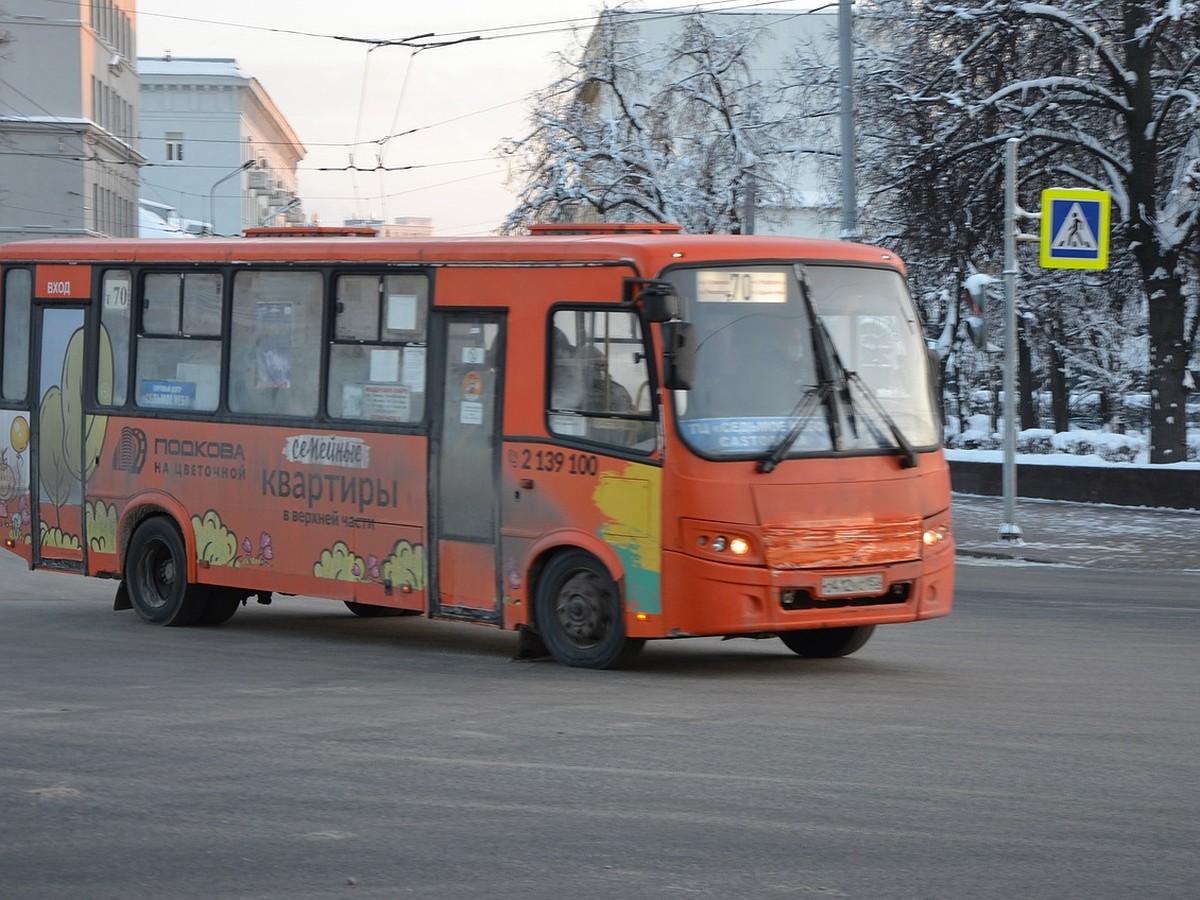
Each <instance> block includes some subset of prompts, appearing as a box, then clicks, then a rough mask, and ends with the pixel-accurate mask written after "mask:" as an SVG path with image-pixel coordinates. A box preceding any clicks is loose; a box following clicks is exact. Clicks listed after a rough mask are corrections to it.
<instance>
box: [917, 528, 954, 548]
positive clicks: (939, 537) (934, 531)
mask: <svg viewBox="0 0 1200 900" xmlns="http://www.w3.org/2000/svg"><path fill="white" fill-rule="evenodd" d="M948 537H950V526H949V525H934V526H932V527H930V528H926V529H925V533H924V534H922V535H921V543H923V544H924V545H925V547H926V549H928V550H932V549H933V548H934V547H936V546H937V545H938V544H940V543H941V542H942V541H944V540H946V538H948Z"/></svg>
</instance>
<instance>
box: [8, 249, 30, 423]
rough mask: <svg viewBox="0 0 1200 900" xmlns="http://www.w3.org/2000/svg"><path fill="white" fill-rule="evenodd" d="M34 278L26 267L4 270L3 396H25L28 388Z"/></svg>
mask: <svg viewBox="0 0 1200 900" xmlns="http://www.w3.org/2000/svg"><path fill="white" fill-rule="evenodd" d="M32 298H33V278H32V276H31V275H30V273H29V270H28V269H8V270H7V271H5V273H4V295H3V302H4V369H3V375H2V376H0V378H2V380H3V385H2V391H0V393H2V394H3V397H4V399H5V400H24V399H25V394H26V393H27V392H28V389H29V311H30V306H31V302H32Z"/></svg>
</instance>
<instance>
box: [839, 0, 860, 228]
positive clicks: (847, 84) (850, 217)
mask: <svg viewBox="0 0 1200 900" xmlns="http://www.w3.org/2000/svg"><path fill="white" fill-rule="evenodd" d="M851 3H852V0H838V88H839V91H838V94H839V104H838V118H839V119H840V120H841V126H842V233H841V238H842V240H843V241H857V240H858V239H859V237H860V235H859V231H858V197H857V192H856V189H855V183H854V158H855V155H856V154H855V146H854V43H853V41H852V40H851V34H852V27H851V21H852V20H851V16H852V13H851V8H850V7H851Z"/></svg>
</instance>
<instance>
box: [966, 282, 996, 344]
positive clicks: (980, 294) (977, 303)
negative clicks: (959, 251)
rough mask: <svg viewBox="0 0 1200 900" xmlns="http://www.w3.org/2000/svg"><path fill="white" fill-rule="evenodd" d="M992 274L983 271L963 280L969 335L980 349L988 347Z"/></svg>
mask: <svg viewBox="0 0 1200 900" xmlns="http://www.w3.org/2000/svg"><path fill="white" fill-rule="evenodd" d="M991 283H992V276H991V275H985V274H984V273H982V272H976V273H975V274H974V275H969V276H967V280H966V281H964V282H963V299H964V300H966V301H967V318H966V321H965V324H966V326H967V337H969V338H970V339H971V343H972V344H974V345H975V346H976V347H978V348H979V349H980V350H986V349H987V315H986V313H987V288H988V285H989V284H991Z"/></svg>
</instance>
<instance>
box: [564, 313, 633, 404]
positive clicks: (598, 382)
mask: <svg viewBox="0 0 1200 900" xmlns="http://www.w3.org/2000/svg"><path fill="white" fill-rule="evenodd" d="M551 357H552V362H553V368H552V372H551V390H550V405H551V406H552V407H553V408H554V409H574V410H579V411H581V412H594V413H605V412H629V411H631V410H632V409H633V398H632V397H631V396H630V394H629V391H628V390H627V389H626V388H625V387H624V386H623V385H622V384H620V382H618V381H615V380H614V379H613V378H612V376H611V375H609V373H608V369H607V366H606V364H605V359H604V354H603V353H601V352H600V351H599V350H598V349H597V348H596V347H593V346H591V345H584V346H582V347H576V346H575V345H574V344H572V343H571V341H570V339H569V338H568V337H567V336H566V334H565V333H564V332H563V331H562V329H560V328H558V327H557V326H556V327H555V328H554V329H553V332H552V337H551Z"/></svg>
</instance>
